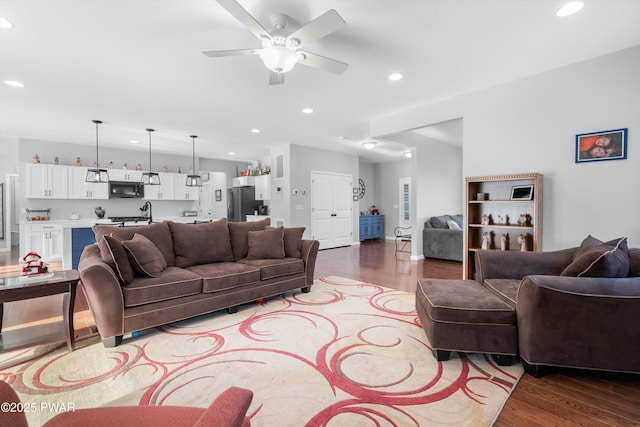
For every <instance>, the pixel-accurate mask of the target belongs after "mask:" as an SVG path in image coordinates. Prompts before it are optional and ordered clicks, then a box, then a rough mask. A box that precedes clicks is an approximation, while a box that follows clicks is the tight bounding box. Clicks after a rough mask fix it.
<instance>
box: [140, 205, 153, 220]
mask: <svg viewBox="0 0 640 427" xmlns="http://www.w3.org/2000/svg"><path fill="white" fill-rule="evenodd" d="M140 210H141V211H142V216H145V217H147V218H148V219H149V224H151V222H152V221H153V215H152V211H151V202H149V201H146V202H145V203H144V205H142V207H141V208H140Z"/></svg>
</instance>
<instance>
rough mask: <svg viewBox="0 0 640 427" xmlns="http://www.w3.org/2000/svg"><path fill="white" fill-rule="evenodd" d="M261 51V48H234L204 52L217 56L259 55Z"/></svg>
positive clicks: (212, 56) (210, 55)
mask: <svg viewBox="0 0 640 427" xmlns="http://www.w3.org/2000/svg"><path fill="white" fill-rule="evenodd" d="M259 52H260V49H234V50H207V51H205V52H202V53H203V54H205V55H207V56H209V57H211V58H217V57H219V56H234V55H257V54H258V53H259Z"/></svg>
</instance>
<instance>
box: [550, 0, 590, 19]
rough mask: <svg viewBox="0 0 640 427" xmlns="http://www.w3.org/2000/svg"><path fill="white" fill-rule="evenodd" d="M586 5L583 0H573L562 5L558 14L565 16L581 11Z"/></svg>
mask: <svg viewBox="0 0 640 427" xmlns="http://www.w3.org/2000/svg"><path fill="white" fill-rule="evenodd" d="M583 7H584V3H583V2H581V1H572V2H571V3H567V4H565V5H564V6H562V7H561V8H560V9H558V11H557V12H556V16H559V17H561V18H562V17H565V16H569V15H573V14H574V13H577V12H579V11H580V10H581V9H582V8H583Z"/></svg>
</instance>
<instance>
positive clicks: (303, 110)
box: [302, 108, 313, 114]
mask: <svg viewBox="0 0 640 427" xmlns="http://www.w3.org/2000/svg"><path fill="white" fill-rule="evenodd" d="M302 112H303V113H305V114H311V113H313V108H303V109H302Z"/></svg>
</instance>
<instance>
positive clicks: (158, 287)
mask: <svg viewBox="0 0 640 427" xmlns="http://www.w3.org/2000/svg"><path fill="white" fill-rule="evenodd" d="M200 292H202V278H201V277H200V276H198V275H197V274H195V273H192V272H190V271H188V270H185V269H182V268H178V267H167V268H166V269H165V270H164V271H163V272H162V273H161V274H160V276H159V277H136V278H135V279H134V280H133V281H132V282H131V283H129V284H127V285H124V286H122V295H123V297H124V306H125V307H134V306H138V305H144V304H149V303H153V302H159V301H166V300H170V299H174V298H180V297H185V296H188V295H195V294H199V293H200Z"/></svg>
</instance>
